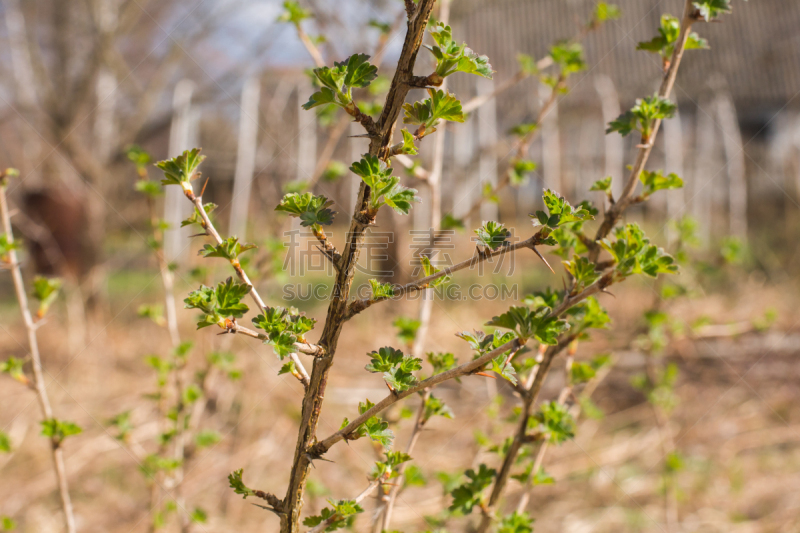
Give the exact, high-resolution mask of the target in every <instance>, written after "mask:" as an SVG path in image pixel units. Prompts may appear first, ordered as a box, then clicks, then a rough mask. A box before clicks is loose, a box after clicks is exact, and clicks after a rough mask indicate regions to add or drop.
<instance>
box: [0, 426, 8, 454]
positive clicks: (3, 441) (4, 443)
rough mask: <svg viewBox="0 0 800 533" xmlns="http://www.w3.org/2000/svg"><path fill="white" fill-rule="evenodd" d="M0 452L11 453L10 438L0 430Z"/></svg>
mask: <svg viewBox="0 0 800 533" xmlns="http://www.w3.org/2000/svg"><path fill="white" fill-rule="evenodd" d="M0 452H2V453H11V437H9V436H8V433H6V432H5V431H2V430H0Z"/></svg>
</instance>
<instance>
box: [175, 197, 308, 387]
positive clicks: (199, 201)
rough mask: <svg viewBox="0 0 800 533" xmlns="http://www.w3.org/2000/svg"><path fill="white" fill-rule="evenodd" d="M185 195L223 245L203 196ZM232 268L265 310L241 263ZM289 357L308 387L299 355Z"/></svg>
mask: <svg viewBox="0 0 800 533" xmlns="http://www.w3.org/2000/svg"><path fill="white" fill-rule="evenodd" d="M185 194H186V197H187V198H188V199H189V200H190V201H191V202H192V203H193V204H194V206H195V210H196V211H197V214H198V215H200V218H201V219H202V221H203V224H202V226H203V229H204V230H206V232H207V233H208V234H209V235H210V236H211V238H212V239H214V242H216V243H217V244H218V245H219V244H221V243H222V237H220V235H219V232H218V231H217V229H216V228H215V227H214V223H213V222H211V218H209V216H208V213H206V210H205V209H204V208H203V197H202V195H200V196H195V194H194V192H192V191H191V190H187V191H185ZM232 266H233V269H234V270H235V271H236V275H237V276H238V278H239V280H240V281H241V282H242V283H244V284H245V285H247V286H248V287H250V292H249V294H250V297H251V298H252V299H253V301H254V302H255V303H256V306H257V307H258V309H260V310H263V309H265V308H266V307H267V306H266V304H264V300H262V299H261V296H260V295H259V294H258V291H257V290H256V288H255V286H254V285H253V283H252V282H251V281H250V278H249V277H248V276H247V273H246V272H245V271H244V269H243V268H242V267H241V265H239V263H238V262H237V263H234V264H233V265H232ZM289 357H290V358H291V360H292V362H294V366H295V368H296V369H297V372H298V374H299V377H298V380H299V381H300V382H301V383H302V384H303V387H308V383H309V377H308V372H306V369H305V367H304V366H303V363H301V362H300V358H299V357H297V354H295V353H292V354H289Z"/></svg>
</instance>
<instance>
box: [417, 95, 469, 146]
mask: <svg viewBox="0 0 800 533" xmlns="http://www.w3.org/2000/svg"><path fill="white" fill-rule="evenodd" d="M428 94H429V95H430V98H428V99H426V100H423V101H421V102H416V103H414V104H404V105H403V124H416V125H419V126H421V134H422V135H425V134H428V133H432V132H433V131H435V130H436V125H437V124H439V121H440V120H447V121H450V122H464V121H465V120H466V117H464V112H463V111H462V110H461V102H460V101H459V100H458V98H456V97H455V96H453V95H452V94H450V93H447V94H445V92H444V91H441V90H437V89H428Z"/></svg>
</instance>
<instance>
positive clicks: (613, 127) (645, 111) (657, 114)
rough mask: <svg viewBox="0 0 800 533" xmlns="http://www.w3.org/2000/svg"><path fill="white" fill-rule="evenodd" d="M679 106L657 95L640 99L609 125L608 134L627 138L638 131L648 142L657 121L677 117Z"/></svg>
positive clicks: (643, 139)
mask: <svg viewBox="0 0 800 533" xmlns="http://www.w3.org/2000/svg"><path fill="white" fill-rule="evenodd" d="M677 109H678V106H677V105H675V104H673V103H672V102H670V101H669V100H667V99H666V98H662V97H660V96H659V95H658V94H655V95H653V96H651V97H649V98H639V99H638V100H636V104H635V105H634V106H633V107H632V108H631V109H630V110H629V111H626V112H625V113H623V114H621V115H620V116H619V117H617V118H616V119H615V120H612V121H611V122H609V123H608V128H606V133H612V132H615V131H616V132H619V134H620V135H622V136H623V137H625V136H626V135H628V134H630V133H631V132H632V131H634V130H637V131H639V132H640V133H641V134H642V141H643V142H647V141H648V140H649V139H650V135H651V133H652V130H653V122H654V121H655V120H663V119H666V118H672V117H673V116H675V111H676V110H677Z"/></svg>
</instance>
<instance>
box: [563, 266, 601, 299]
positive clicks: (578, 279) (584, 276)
mask: <svg viewBox="0 0 800 533" xmlns="http://www.w3.org/2000/svg"><path fill="white" fill-rule="evenodd" d="M562 263H563V264H564V268H566V269H567V272H569V273H570V274H572V277H573V278H574V280H575V286H574V288H573V292H574V293H576V294H577V293H578V292H580V291H582V290H583V289H585V288H586V287H588V286H589V285H591V284H592V283H594V282H595V281H597V280H598V279H599V278H600V275H601V273H600V272H597V271H596V270H595V269H594V263H592V262H591V261H589V260H588V259H587V258H585V257H575V258H573V259H572V261H562Z"/></svg>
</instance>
